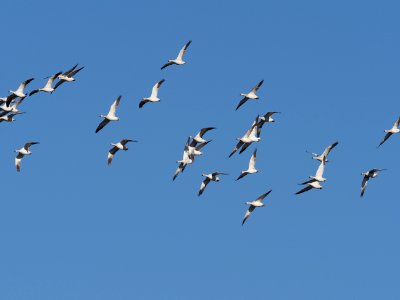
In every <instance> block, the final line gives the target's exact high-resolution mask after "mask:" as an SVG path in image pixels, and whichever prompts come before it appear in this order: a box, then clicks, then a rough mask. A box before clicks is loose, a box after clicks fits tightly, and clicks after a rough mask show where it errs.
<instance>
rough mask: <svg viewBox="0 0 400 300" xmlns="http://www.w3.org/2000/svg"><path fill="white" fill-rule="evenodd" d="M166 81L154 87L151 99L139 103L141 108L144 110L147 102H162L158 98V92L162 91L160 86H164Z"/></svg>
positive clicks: (144, 99)
mask: <svg viewBox="0 0 400 300" xmlns="http://www.w3.org/2000/svg"><path fill="white" fill-rule="evenodd" d="M164 81H165V79H161V80H160V81H159V82H157V83H156V84H155V85H154V86H153V89H152V90H151V95H150V97H148V98H143V99H142V101H140V103H139V108H142V107H143V105H145V104H146V103H147V102H160V98H158V90H159V89H160V86H161V85H162V84H163V82H164Z"/></svg>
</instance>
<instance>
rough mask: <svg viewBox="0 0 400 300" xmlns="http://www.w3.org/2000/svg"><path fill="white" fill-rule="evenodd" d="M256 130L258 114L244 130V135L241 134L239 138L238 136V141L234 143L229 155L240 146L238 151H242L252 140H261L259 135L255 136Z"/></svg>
mask: <svg viewBox="0 0 400 300" xmlns="http://www.w3.org/2000/svg"><path fill="white" fill-rule="evenodd" d="M257 132H258V116H257V117H256V119H255V121H254V122H253V124H252V125H251V127H250V128H249V130H247V131H246V133H245V134H244V136H242V137H241V138H240V139H239V138H238V140H239V142H238V143H237V144H236V146H235V148H233V150H232V152H231V154H229V157H231V156H232V155H233V154H235V153H236V151H238V150H239V149H240V148H242V149H241V150H240V151H239V154H240V153H243V151H245V150H246V149H247V148H248V147H249V146H250V145H251V143H253V142H259V141H260V140H261V138H260V137H258V136H257Z"/></svg>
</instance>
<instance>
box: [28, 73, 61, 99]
mask: <svg viewBox="0 0 400 300" xmlns="http://www.w3.org/2000/svg"><path fill="white" fill-rule="evenodd" d="M60 74H61V72H58V73H56V74H54V75H51V76H50V77H48V78H49V80H47V83H46V85H45V86H44V87H43V88H40V89H36V90H33V91H32V92H30V93H29V96H32V95H34V94H36V93H38V92H46V93H51V92H53V91H54V88H53V87H52V85H53V82H54V79H56V78H57V77H58V75H60Z"/></svg>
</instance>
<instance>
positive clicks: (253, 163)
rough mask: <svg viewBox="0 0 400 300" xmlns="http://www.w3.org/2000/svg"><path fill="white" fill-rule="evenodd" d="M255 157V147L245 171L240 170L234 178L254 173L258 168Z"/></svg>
mask: <svg viewBox="0 0 400 300" xmlns="http://www.w3.org/2000/svg"><path fill="white" fill-rule="evenodd" d="M256 158H257V149H255V150H254V152H253V154H252V155H251V157H250V161H249V168H248V169H247V170H246V171H242V173H241V174H240V176H239V177H238V178H237V179H236V180H239V179H241V178H243V177H244V176H246V175H247V174H254V173H257V172H258V170H257V169H256Z"/></svg>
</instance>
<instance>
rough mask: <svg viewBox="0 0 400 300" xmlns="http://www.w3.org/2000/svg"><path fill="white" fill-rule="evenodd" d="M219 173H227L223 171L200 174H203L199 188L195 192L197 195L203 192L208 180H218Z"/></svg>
mask: <svg viewBox="0 0 400 300" xmlns="http://www.w3.org/2000/svg"><path fill="white" fill-rule="evenodd" d="M219 175H228V174H226V173H223V172H214V173H210V174H204V173H203V174H201V176H204V177H205V178H204V180H203V182H202V183H201V185H200V189H199V193H198V194H197V195H198V196H201V194H203V192H204V190H205V188H206V186H207V185H208V184H209V183H210V181H215V182H218V181H220V178H219Z"/></svg>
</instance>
